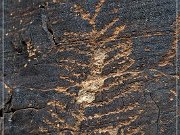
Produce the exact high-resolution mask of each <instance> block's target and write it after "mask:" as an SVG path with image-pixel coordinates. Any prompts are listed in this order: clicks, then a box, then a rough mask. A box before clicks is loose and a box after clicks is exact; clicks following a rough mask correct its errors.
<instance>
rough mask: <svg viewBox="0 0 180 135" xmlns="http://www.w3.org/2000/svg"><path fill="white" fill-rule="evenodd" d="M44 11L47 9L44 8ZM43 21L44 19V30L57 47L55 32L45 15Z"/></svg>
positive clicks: (42, 16) (42, 17)
mask: <svg viewBox="0 0 180 135" xmlns="http://www.w3.org/2000/svg"><path fill="white" fill-rule="evenodd" d="M45 6H47V5H45ZM43 11H45V8H43ZM41 19H42V28H43V29H44V31H45V32H46V33H47V34H48V37H49V38H50V40H51V41H52V42H53V43H54V45H57V44H58V43H57V42H56V39H55V36H54V32H53V30H52V29H51V27H50V24H49V23H48V17H47V15H45V13H43V14H41Z"/></svg>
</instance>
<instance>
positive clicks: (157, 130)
mask: <svg viewBox="0 0 180 135" xmlns="http://www.w3.org/2000/svg"><path fill="white" fill-rule="evenodd" d="M149 95H150V98H151V99H152V101H153V102H154V104H155V105H156V107H157V109H158V116H157V120H156V123H157V128H156V134H159V130H160V129H159V122H160V121H159V120H160V113H161V111H160V107H159V105H158V104H157V103H156V101H155V100H154V99H153V97H152V93H149Z"/></svg>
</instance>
